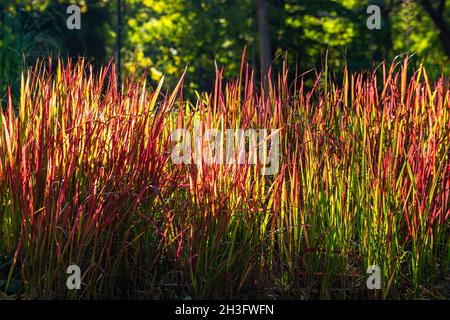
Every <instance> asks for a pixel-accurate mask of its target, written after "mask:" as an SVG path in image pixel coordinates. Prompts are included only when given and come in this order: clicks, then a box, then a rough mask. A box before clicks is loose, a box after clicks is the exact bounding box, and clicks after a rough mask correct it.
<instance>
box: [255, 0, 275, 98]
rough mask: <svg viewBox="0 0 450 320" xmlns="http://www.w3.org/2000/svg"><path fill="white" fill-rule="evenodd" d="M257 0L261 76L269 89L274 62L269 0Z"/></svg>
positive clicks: (264, 84)
mask: <svg viewBox="0 0 450 320" xmlns="http://www.w3.org/2000/svg"><path fill="white" fill-rule="evenodd" d="M255 1H256V13H257V17H258V29H259V51H260V60H261V78H262V81H263V86H264V90H265V91H266V92H267V89H268V74H269V68H270V64H271V63H272V50H271V47H270V33H269V17H268V14H267V1H266V0H255Z"/></svg>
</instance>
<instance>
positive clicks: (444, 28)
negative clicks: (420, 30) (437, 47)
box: [420, 0, 450, 58]
mask: <svg viewBox="0 0 450 320" xmlns="http://www.w3.org/2000/svg"><path fill="white" fill-rule="evenodd" d="M420 3H421V4H422V6H423V8H424V9H425V11H426V12H427V13H428V15H429V16H430V18H431V20H433V22H434V24H435V25H436V27H437V28H438V30H439V38H440V39H441V42H442V47H443V48H444V52H445V54H446V55H447V57H449V58H450V28H449V26H448V25H447V23H446V21H445V19H444V16H443V13H444V10H445V0H441V1H440V2H439V7H438V8H436V9H435V8H434V7H433V5H432V4H431V2H430V1H429V0H421V1H420Z"/></svg>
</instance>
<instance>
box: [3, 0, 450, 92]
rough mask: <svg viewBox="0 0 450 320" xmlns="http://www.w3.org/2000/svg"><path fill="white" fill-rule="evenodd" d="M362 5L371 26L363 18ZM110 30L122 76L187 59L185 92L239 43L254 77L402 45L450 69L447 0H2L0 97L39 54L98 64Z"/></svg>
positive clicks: (230, 72)
mask: <svg viewBox="0 0 450 320" xmlns="http://www.w3.org/2000/svg"><path fill="white" fill-rule="evenodd" d="M70 4H77V5H79V6H80V7H81V11H82V15H81V30H68V28H67V27H66V19H67V18H68V16H69V15H68V14H67V13H66V9H67V7H68V6H69V5H70ZM371 4H376V5H378V6H379V7H380V8H381V17H382V20H381V29H379V30H369V29H368V28H367V26H366V21H367V18H368V17H369V14H367V12H366V10H367V7H368V6H369V5H371ZM119 10H120V13H121V15H122V20H123V21H122V24H121V25H120V24H119V21H118V18H117V17H118V13H119ZM118 30H121V31H120V34H121V37H122V41H121V45H120V56H121V59H122V64H121V65H122V67H121V73H122V76H126V75H128V74H131V73H134V72H136V73H138V74H141V73H142V72H143V70H147V78H148V81H149V82H150V83H153V84H154V83H155V82H156V81H158V79H159V78H160V77H161V76H162V75H163V74H164V75H165V76H166V79H168V80H169V81H168V82H166V83H169V84H170V83H173V82H174V81H176V78H177V77H179V76H180V74H181V72H182V71H183V69H184V67H185V66H186V65H187V66H188V73H187V78H186V81H185V84H186V88H188V89H190V90H189V91H190V92H195V90H202V91H204V90H210V89H211V86H212V85H213V78H214V70H215V65H216V64H217V66H219V67H221V66H223V67H224V68H225V76H226V77H230V76H236V75H237V74H238V72H239V65H240V58H241V55H242V52H243V48H244V47H245V46H246V47H247V54H246V59H247V61H248V63H249V64H250V65H251V66H253V68H254V69H255V70H257V72H258V74H257V75H256V77H257V78H258V79H259V74H260V73H261V72H263V73H265V72H266V71H267V69H268V67H269V66H270V65H271V64H272V65H273V68H274V69H279V68H280V65H281V63H282V60H283V59H284V58H285V56H286V55H285V54H286V52H287V53H288V61H289V63H290V65H291V66H290V67H291V68H298V71H299V72H305V71H307V70H310V69H312V68H318V69H320V68H323V66H324V64H325V63H327V65H328V69H329V70H333V71H334V72H336V73H339V72H341V71H342V70H343V68H344V66H345V65H346V64H347V65H348V67H349V69H350V70H360V69H368V68H371V67H373V66H374V65H375V66H376V65H377V64H378V63H379V62H380V61H382V60H385V59H386V60H388V61H392V60H393V59H395V58H396V57H398V56H399V55H404V54H409V55H411V56H412V60H413V62H414V63H416V64H419V63H424V64H425V65H426V66H427V67H428V70H429V71H430V72H431V73H432V74H433V73H434V74H435V75H437V74H441V72H442V71H444V72H446V73H448V72H449V71H450V63H449V61H450V60H449V59H450V58H449V57H450V1H448V0H447V1H446V0H370V1H361V0H202V1H201V0H191V1H185V0H121V1H117V0H110V1H106V0H84V1H81V0H80V1H60V0H35V1H32V0H1V2H0V90H1V91H0V92H1V95H0V96H4V95H5V93H6V90H7V87H8V85H11V88H12V90H13V92H15V93H16V92H17V90H18V83H19V81H20V71H21V69H22V68H23V66H24V65H25V66H26V65H30V64H33V63H34V62H35V60H36V59H38V58H40V57H46V56H48V55H52V57H57V56H58V55H62V56H72V57H78V56H85V57H88V58H89V60H90V61H91V62H92V63H93V64H94V65H95V66H100V65H103V64H106V63H107V62H108V61H109V59H111V57H113V56H114V55H115V53H116V50H117V45H116V40H117V34H118ZM326 57H327V58H326ZM325 60H326V62H325Z"/></svg>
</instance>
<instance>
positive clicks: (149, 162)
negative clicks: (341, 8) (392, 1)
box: [0, 59, 450, 298]
mask: <svg viewBox="0 0 450 320" xmlns="http://www.w3.org/2000/svg"><path fill="white" fill-rule="evenodd" d="M52 71H54V72H52ZM114 74H115V72H114V70H113V67H111V66H108V67H106V68H105V69H103V70H101V71H100V72H99V74H94V73H93V72H92V69H91V68H90V66H86V65H85V63H84V61H83V60H80V61H78V62H77V63H75V64H73V63H71V62H70V61H69V62H67V63H66V64H63V63H62V62H59V64H58V66H57V67H56V68H55V70H52V68H51V65H49V64H43V63H38V64H37V65H36V67H35V68H34V69H33V70H30V71H28V72H27V74H25V75H24V76H23V79H22V86H21V94H20V96H21V98H20V103H19V106H18V109H19V112H18V114H17V115H15V114H14V112H13V105H12V101H11V100H10V101H9V103H8V105H7V110H6V111H5V112H2V115H1V117H0V119H1V120H0V121H1V125H0V182H1V183H0V201H1V202H0V206H1V207H0V209H1V210H0V214H1V216H0V219H1V229H0V230H1V233H0V250H1V254H2V256H10V257H13V265H12V266H11V272H10V274H9V280H11V278H13V277H19V278H20V279H21V281H22V283H23V292H22V293H23V294H24V295H25V297H29V298H55V297H64V298H102V297H117V296H119V297H134V298H185V297H186V296H191V297H194V298H239V297H246V298H257V297H259V298H260V297H263V298H264V297H265V298H273V297H287V298H316V297H320V298H336V297H337V298H355V297H356V298H379V297H381V298H386V297H389V298H398V297H408V298H411V297H423V296H427V297H432V298H441V297H445V296H446V295H447V297H448V287H445V285H446V283H447V282H448V278H447V280H446V277H448V273H449V267H450V265H449V262H450V261H449V260H450V249H449V248H450V243H449V241H450V237H449V235H450V228H449V223H448V218H449V216H450V202H449V201H450V199H449V195H450V161H449V160H450V159H449V153H450V150H449V148H450V147H449V146H450V141H449V134H450V119H449V113H450V97H449V93H450V90H449V84H448V82H447V81H446V79H444V78H440V79H437V80H435V81H431V80H430V79H428V76H427V73H426V70H425V69H424V68H422V67H421V68H419V69H418V70H412V68H411V67H409V66H408V60H407V59H405V60H404V61H402V63H396V64H392V65H391V66H386V65H385V64H383V65H381V66H380V67H379V68H378V69H377V70H374V71H373V72H371V73H359V74H349V73H348V72H345V73H344V76H343V79H342V83H328V81H326V80H324V79H326V76H325V75H324V74H321V73H319V74H317V77H316V81H315V83H314V85H313V86H312V87H311V88H309V89H306V87H305V83H304V80H303V78H302V77H301V76H300V77H297V76H296V77H295V80H294V82H292V83H290V82H289V81H288V71H287V68H286V66H285V67H284V68H283V70H282V71H281V73H280V74H279V75H278V76H277V77H275V79H276V81H273V82H272V81H269V84H268V92H262V91H263V89H262V88H259V87H258V86H257V85H256V84H255V83H254V82H253V78H254V77H253V73H252V71H251V70H250V69H249V68H248V67H247V66H245V64H244V63H243V62H241V73H240V75H239V78H238V79H236V80H232V81H224V80H223V79H222V71H221V70H217V71H216V80H215V87H214V90H213V92H211V93H202V94H199V96H198V99H197V100H196V101H192V102H189V101H184V99H183V96H182V90H181V88H182V79H183V77H181V80H180V82H179V83H178V84H177V86H176V87H175V88H174V90H173V91H172V92H168V93H166V94H163V93H162V92H161V90H162V89H161V88H162V80H161V82H160V84H159V85H158V87H157V88H156V89H147V88H146V85H145V81H144V80H139V81H133V80H130V81H128V82H127V83H125V84H124V85H123V91H122V92H121V93H120V94H117V88H116V81H115V78H114ZM269 79H271V78H270V77H269ZM195 123H202V130H205V129H207V128H216V129H220V130H222V132H223V130H225V129H235V128H241V129H258V128H267V129H269V130H270V129H279V130H280V131H279V132H280V163H281V167H280V171H279V173H278V174H276V175H273V176H268V175H267V176H265V175H261V174H260V169H261V165H260V164H258V165H248V164H244V165H232V164H223V165H219V164H214V165H211V164H207V163H205V162H202V163H201V164H199V165H195V164H192V165H187V164H175V163H173V162H172V161H171V157H170V154H171V151H172V148H173V146H174V142H171V141H170V133H171V132H172V130H174V129H177V128H185V129H188V130H190V131H191V132H192V130H193V127H194V124H195ZM235 156H237V155H235ZM72 263H75V264H77V265H79V266H80V267H81V270H82V283H83V285H82V290H80V291H69V290H67V288H66V277H67V275H66V273H65V270H66V268H67V266H68V265H70V264H72ZM369 265H379V266H380V268H381V270H382V290H380V291H369V290H367V288H366V277H367V275H366V273H365V272H366V269H367V267H368V266H369ZM446 281H447V282H446Z"/></svg>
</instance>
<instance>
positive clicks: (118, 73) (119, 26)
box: [116, 0, 122, 92]
mask: <svg viewBox="0 0 450 320" xmlns="http://www.w3.org/2000/svg"><path fill="white" fill-rule="evenodd" d="M121 48H122V3H121V0H117V29H116V63H117V68H116V81H117V90H118V91H119V92H120V91H121V89H122V88H121V87H122V81H121V74H122V62H121V59H120V49H121Z"/></svg>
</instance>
